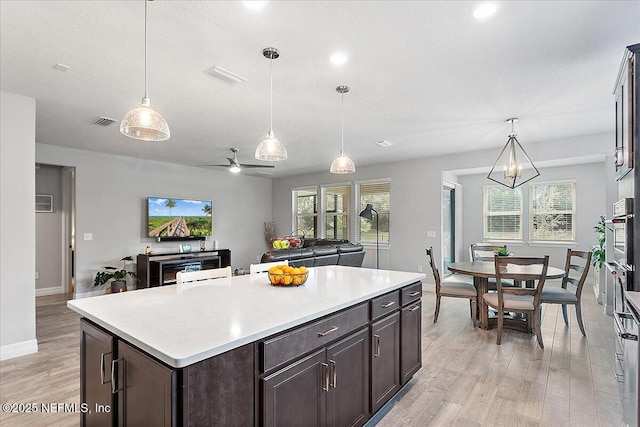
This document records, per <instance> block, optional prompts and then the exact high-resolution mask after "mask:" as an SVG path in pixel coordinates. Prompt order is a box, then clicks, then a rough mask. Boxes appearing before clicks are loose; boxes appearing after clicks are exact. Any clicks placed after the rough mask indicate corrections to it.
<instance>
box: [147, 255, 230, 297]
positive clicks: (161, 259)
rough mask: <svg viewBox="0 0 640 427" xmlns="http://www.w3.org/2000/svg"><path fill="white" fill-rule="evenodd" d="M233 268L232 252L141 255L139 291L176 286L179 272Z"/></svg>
mask: <svg viewBox="0 0 640 427" xmlns="http://www.w3.org/2000/svg"><path fill="white" fill-rule="evenodd" d="M228 266H231V251H230V250H229V249H217V250H212V251H199V252H188V253H177V252H174V253H157V254H153V253H152V254H139V255H138V257H137V275H138V280H139V282H138V289H141V288H153V287H156V286H164V285H175V283H176V274H177V273H178V272H179V271H195V270H209V269H212V268H224V267H228Z"/></svg>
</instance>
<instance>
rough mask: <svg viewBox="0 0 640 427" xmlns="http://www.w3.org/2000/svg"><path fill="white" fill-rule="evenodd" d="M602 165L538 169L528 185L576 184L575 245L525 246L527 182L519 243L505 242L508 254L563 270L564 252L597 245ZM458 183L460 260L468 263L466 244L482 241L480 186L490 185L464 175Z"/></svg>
mask: <svg viewBox="0 0 640 427" xmlns="http://www.w3.org/2000/svg"><path fill="white" fill-rule="evenodd" d="M607 166H609V165H608V164H605V163H604V162H599V163H587V164H581V165H567V166H562V167H551V168H541V169H540V176H539V177H538V178H536V179H535V180H533V181H531V182H536V181H539V182H544V181H559V180H560V181H562V180H575V183H576V220H575V223H574V227H575V230H576V240H575V244H572V245H569V244H558V245H553V244H547V245H543V246H540V244H535V243H534V244H529V243H528V240H529V221H528V214H529V183H527V184H524V185H523V186H522V187H520V188H521V191H522V206H523V218H522V231H523V233H522V235H523V243H520V244H516V243H511V244H510V243H509V242H505V243H506V244H507V247H508V248H509V251H510V252H512V253H513V254H515V255H519V256H540V255H549V264H550V265H552V266H554V267H560V268H563V267H564V262H565V258H566V254H567V249H568V248H571V249H575V250H581V251H589V250H591V247H592V246H593V245H595V244H596V243H597V236H596V234H595V232H594V230H593V227H594V226H595V225H596V224H597V223H598V220H599V219H600V215H605V216H606V215H607V207H608V204H607V195H606V192H607V187H606V185H604V183H606V179H607V178H606V177H607V174H606V167H607ZM458 180H459V182H460V184H462V197H463V200H464V207H465V209H464V210H463V211H462V217H463V218H462V219H463V220H462V223H463V236H464V239H463V249H464V250H463V259H460V261H469V245H471V243H476V242H482V241H484V240H483V223H482V221H483V187H484V186H488V185H493V183H492V182H489V181H487V179H486V174H480V175H466V176H460V177H459V178H458Z"/></svg>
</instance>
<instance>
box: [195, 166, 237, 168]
mask: <svg viewBox="0 0 640 427" xmlns="http://www.w3.org/2000/svg"><path fill="white" fill-rule="evenodd" d="M198 166H220V167H221V168H230V167H231V165H198Z"/></svg>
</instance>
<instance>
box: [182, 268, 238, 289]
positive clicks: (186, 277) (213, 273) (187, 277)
mask: <svg viewBox="0 0 640 427" xmlns="http://www.w3.org/2000/svg"><path fill="white" fill-rule="evenodd" d="M224 277H231V267H225V268H213V269H210V270H199V271H180V272H178V273H177V274H176V281H177V283H178V285H188V284H193V283H197V282H205V281H207V280H213V279H221V278H224Z"/></svg>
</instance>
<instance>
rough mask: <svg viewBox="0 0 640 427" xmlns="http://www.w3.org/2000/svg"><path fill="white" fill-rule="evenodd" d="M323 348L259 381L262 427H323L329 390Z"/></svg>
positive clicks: (327, 371)
mask: <svg viewBox="0 0 640 427" xmlns="http://www.w3.org/2000/svg"><path fill="white" fill-rule="evenodd" d="M325 359H326V357H325V349H324V348H323V349H322V350H319V351H316V352H315V353H312V354H311V355H309V356H307V357H305V358H304V359H302V360H300V361H298V362H296V363H292V364H291V365H289V366H287V367H285V368H283V369H281V370H279V371H277V372H275V373H274V374H271V375H269V376H268V377H266V378H264V379H263V380H262V392H263V399H264V400H263V411H264V413H263V425H264V427H275V426H278V427H285V426H291V427H299V426H310V427H311V426H324V425H325V423H326V410H327V406H326V402H327V391H328V389H329V370H328V365H327V364H326V363H325Z"/></svg>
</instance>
